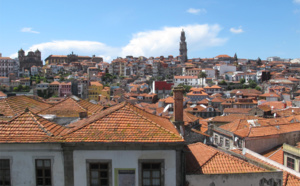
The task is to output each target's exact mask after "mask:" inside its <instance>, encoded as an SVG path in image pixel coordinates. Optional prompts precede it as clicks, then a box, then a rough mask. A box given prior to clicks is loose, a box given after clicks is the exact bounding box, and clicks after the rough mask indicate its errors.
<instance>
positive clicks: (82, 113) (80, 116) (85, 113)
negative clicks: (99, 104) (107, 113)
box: [79, 112, 87, 119]
mask: <svg viewBox="0 0 300 186" xmlns="http://www.w3.org/2000/svg"><path fill="white" fill-rule="evenodd" d="M79 118H80V119H83V118H87V112H79Z"/></svg>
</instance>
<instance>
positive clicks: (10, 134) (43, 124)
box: [0, 111, 65, 143]
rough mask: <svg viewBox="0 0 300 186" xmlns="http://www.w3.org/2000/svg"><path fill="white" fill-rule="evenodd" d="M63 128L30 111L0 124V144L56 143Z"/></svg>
mask: <svg viewBox="0 0 300 186" xmlns="http://www.w3.org/2000/svg"><path fill="white" fill-rule="evenodd" d="M63 130H65V128H64V127H62V126H60V125H58V124H56V123H53V122H50V121H48V120H46V119H44V118H42V117H40V116H38V115H36V114H34V113H32V112H30V111H28V112H23V113H22V114H20V115H19V116H17V117H15V118H14V119H12V120H11V121H10V122H8V123H5V124H0V143H42V142H57V141H59V140H60V139H61V138H60V137H59V135H60V134H61V132H62V131H63Z"/></svg>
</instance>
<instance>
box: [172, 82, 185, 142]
mask: <svg viewBox="0 0 300 186" xmlns="http://www.w3.org/2000/svg"><path fill="white" fill-rule="evenodd" d="M183 90H184V89H183V87H175V88H174V89H173V95H174V122H173V123H174V124H175V126H176V127H177V128H178V130H179V131H180V133H181V135H182V136H183V137H184V123H183Z"/></svg>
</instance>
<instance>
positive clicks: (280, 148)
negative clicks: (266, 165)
mask: <svg viewBox="0 0 300 186" xmlns="http://www.w3.org/2000/svg"><path fill="white" fill-rule="evenodd" d="M280 150H282V146H281V147H279V148H278V149H276V150H275V151H274V152H273V153H272V154H270V155H269V156H268V158H270V157H271V156H273V155H274V154H275V153H277V152H278V151H280Z"/></svg>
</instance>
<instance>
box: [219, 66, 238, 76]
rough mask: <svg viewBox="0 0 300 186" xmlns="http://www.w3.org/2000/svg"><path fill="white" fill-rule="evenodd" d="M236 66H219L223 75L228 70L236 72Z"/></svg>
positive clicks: (220, 73)
mask: <svg viewBox="0 0 300 186" xmlns="http://www.w3.org/2000/svg"><path fill="white" fill-rule="evenodd" d="M235 71H236V66H233V65H220V67H219V75H220V76H221V75H223V74H224V73H226V72H235Z"/></svg>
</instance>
